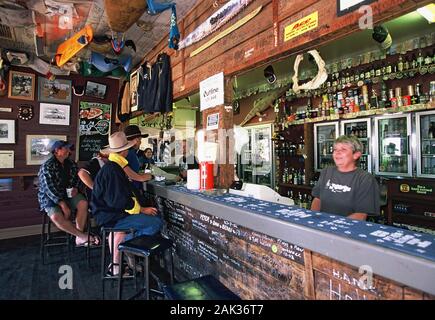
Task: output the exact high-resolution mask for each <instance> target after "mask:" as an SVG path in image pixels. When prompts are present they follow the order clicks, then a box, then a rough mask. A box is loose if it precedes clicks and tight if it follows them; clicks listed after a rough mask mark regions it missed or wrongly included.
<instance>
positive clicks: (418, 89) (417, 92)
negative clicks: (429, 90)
mask: <svg viewBox="0 0 435 320" xmlns="http://www.w3.org/2000/svg"><path fill="white" fill-rule="evenodd" d="M420 96H421V84H419V83H417V84H416V85H415V101H416V103H421V99H420Z"/></svg>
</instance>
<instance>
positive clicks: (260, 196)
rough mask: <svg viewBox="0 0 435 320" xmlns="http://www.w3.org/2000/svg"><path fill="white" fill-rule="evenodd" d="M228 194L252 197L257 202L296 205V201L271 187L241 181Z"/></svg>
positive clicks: (234, 184)
mask: <svg viewBox="0 0 435 320" xmlns="http://www.w3.org/2000/svg"><path fill="white" fill-rule="evenodd" d="M228 193H230V194H236V195H239V196H244V197H250V198H254V199H257V200H264V201H270V202H274V203H279V204H283V205H288V206H292V205H294V201H293V200H292V199H290V198H287V197H283V196H281V195H280V194H279V193H278V192H276V191H274V190H273V189H271V188H270V187H268V186H264V185H261V184H253V183H243V182H241V181H236V182H235V183H233V185H232V186H231V187H230V188H229V190H228Z"/></svg>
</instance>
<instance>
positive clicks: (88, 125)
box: [78, 101, 112, 161]
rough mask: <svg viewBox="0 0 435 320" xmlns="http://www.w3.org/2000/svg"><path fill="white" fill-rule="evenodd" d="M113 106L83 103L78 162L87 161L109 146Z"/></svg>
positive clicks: (80, 117)
mask: <svg viewBox="0 0 435 320" xmlns="http://www.w3.org/2000/svg"><path fill="white" fill-rule="evenodd" d="M111 113H112V105H111V104H105V103H98V102H86V101H81V102H80V107H79V121H80V122H79V148H78V153H79V155H78V158H79V159H78V160H79V161H87V160H90V159H92V157H94V156H96V155H97V154H98V152H99V151H100V150H101V149H103V148H104V147H105V146H107V144H108V139H109V134H110V119H111Z"/></svg>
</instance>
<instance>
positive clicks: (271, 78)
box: [264, 65, 276, 84]
mask: <svg viewBox="0 0 435 320" xmlns="http://www.w3.org/2000/svg"><path fill="white" fill-rule="evenodd" d="M264 77H265V78H266V80H267V82H269V83H270V84H272V83H274V82H275V81H276V75H275V71H274V70H273V67H272V65H269V66H267V67H266V69H264Z"/></svg>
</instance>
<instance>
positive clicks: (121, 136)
mask: <svg viewBox="0 0 435 320" xmlns="http://www.w3.org/2000/svg"><path fill="white" fill-rule="evenodd" d="M134 145H135V142H134V141H128V140H127V138H126V137H125V133H124V132H121V131H119V132H115V133H114V134H112V135H111V136H110V137H109V147H108V148H106V149H102V150H101V153H105V154H108V153H117V152H121V151H124V150H127V149H130V148H131V147H132V146H134Z"/></svg>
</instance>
